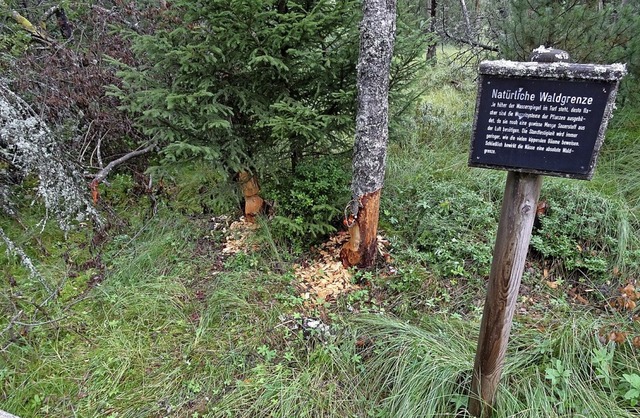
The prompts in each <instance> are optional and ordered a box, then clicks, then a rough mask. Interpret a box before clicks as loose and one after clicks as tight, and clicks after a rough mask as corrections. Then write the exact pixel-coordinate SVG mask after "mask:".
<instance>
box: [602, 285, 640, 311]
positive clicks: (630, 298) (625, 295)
mask: <svg viewBox="0 0 640 418" xmlns="http://www.w3.org/2000/svg"><path fill="white" fill-rule="evenodd" d="M638 299H640V292H639V291H638V290H637V289H636V287H635V285H634V284H632V283H628V284H627V285H626V286H625V287H621V288H620V296H618V297H615V298H614V299H612V300H610V301H609V306H610V307H611V308H612V309H615V310H618V311H633V310H634V309H635V308H636V301H637V300H638Z"/></svg>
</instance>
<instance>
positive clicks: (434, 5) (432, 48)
mask: <svg viewBox="0 0 640 418" xmlns="http://www.w3.org/2000/svg"><path fill="white" fill-rule="evenodd" d="M430 1H431V5H430V6H429V32H430V33H431V34H433V35H434V36H435V33H436V10H437V9H438V0H430ZM436 46H437V43H436V42H435V41H433V42H431V43H430V44H429V48H427V60H431V59H434V58H435V57H436Z"/></svg>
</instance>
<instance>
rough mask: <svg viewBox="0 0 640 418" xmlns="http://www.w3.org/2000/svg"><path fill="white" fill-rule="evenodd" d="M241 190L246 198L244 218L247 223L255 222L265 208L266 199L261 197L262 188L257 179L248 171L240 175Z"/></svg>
mask: <svg viewBox="0 0 640 418" xmlns="http://www.w3.org/2000/svg"><path fill="white" fill-rule="evenodd" d="M238 181H239V182H240V189H241V190H242V195H243V196H244V216H245V217H246V219H247V221H249V222H254V221H255V218H256V216H257V215H258V214H260V213H261V212H262V209H263V207H264V199H262V198H261V197H260V186H259V185H258V180H257V179H256V177H255V176H254V175H253V174H251V173H250V172H248V171H242V172H241V173H239V174H238Z"/></svg>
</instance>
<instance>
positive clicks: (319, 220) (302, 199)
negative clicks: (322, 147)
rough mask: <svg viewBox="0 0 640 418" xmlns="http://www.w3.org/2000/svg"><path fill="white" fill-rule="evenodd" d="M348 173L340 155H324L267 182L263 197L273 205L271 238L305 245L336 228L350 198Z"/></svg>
mask: <svg viewBox="0 0 640 418" xmlns="http://www.w3.org/2000/svg"><path fill="white" fill-rule="evenodd" d="M349 174H350V173H349V172H348V170H347V169H346V168H345V164H344V163H343V162H341V161H340V160H339V159H336V158H331V157H325V158H321V159H318V160H316V161H313V162H312V161H308V162H305V163H303V164H302V165H300V166H298V169H297V170H296V173H295V174H294V175H293V176H290V177H287V178H285V179H284V180H283V181H282V182H280V183H279V184H271V185H267V186H266V189H265V197H266V198H267V199H268V200H272V201H273V202H274V206H275V216H274V217H273V219H272V221H271V223H270V226H271V228H272V231H271V232H272V234H273V236H274V238H276V239H278V240H281V241H284V242H288V243H293V244H296V245H298V246H304V245H306V244H309V243H310V241H314V240H317V239H320V238H322V237H324V236H325V235H327V234H328V233H331V232H333V231H335V230H336V225H338V223H339V222H340V219H341V216H342V213H343V210H344V207H345V206H346V205H347V203H348V201H349V178H350V176H349Z"/></svg>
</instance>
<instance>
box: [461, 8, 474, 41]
mask: <svg viewBox="0 0 640 418" xmlns="http://www.w3.org/2000/svg"><path fill="white" fill-rule="evenodd" d="M460 8H461V9H462V17H464V25H465V27H464V33H465V34H466V35H467V39H471V38H473V35H472V33H473V28H472V27H471V19H469V10H468V9H467V2H466V1H465V0H460Z"/></svg>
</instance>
